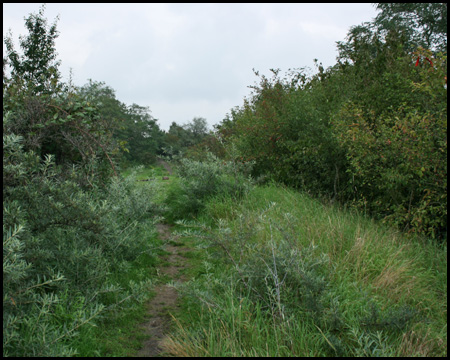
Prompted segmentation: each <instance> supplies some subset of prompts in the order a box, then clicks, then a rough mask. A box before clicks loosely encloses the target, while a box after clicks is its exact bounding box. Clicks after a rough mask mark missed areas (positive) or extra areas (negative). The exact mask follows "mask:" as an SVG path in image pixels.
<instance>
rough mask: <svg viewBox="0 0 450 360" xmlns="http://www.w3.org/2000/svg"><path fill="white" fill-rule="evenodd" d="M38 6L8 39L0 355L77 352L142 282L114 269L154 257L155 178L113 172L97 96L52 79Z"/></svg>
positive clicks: (50, 46) (112, 125)
mask: <svg viewBox="0 0 450 360" xmlns="http://www.w3.org/2000/svg"><path fill="white" fill-rule="evenodd" d="M43 9H44V8H42V9H41V10H40V11H39V14H37V15H36V14H32V15H30V16H29V17H28V18H27V19H26V25H27V28H28V30H29V32H30V34H29V35H28V36H24V37H21V38H20V45H21V47H22V50H23V55H19V54H18V53H17V52H16V51H15V50H14V46H13V42H12V39H11V37H10V36H8V37H6V39H5V42H6V45H7V58H6V59H5V61H4V62H3V66H4V68H3V69H4V72H3V113H4V116H3V356H25V357H28V356H70V355H74V354H76V353H77V348H76V347H75V346H74V344H76V340H77V339H80V338H82V339H83V338H84V339H86V337H89V334H90V332H91V331H92V326H95V324H96V323H98V321H99V320H100V319H102V318H103V315H105V314H107V313H108V312H109V311H110V310H112V309H116V310H120V309H123V308H124V307H125V306H128V304H130V301H129V300H131V299H140V298H141V297H142V296H143V295H144V294H145V293H146V291H143V287H144V286H145V285H146V284H147V282H148V281H149V280H148V279H145V280H144V281H142V282H140V281H137V282H132V281H131V282H124V281H120V275H123V274H126V273H127V271H128V270H129V268H130V265H131V263H134V262H135V261H136V260H137V259H138V258H139V256H140V255H141V254H147V255H146V256H148V257H151V256H152V251H151V250H150V249H151V248H152V247H153V245H152V242H153V241H154V235H155V227H154V221H155V217H156V216H157V215H158V213H159V209H158V207H157V206H156V205H154V201H153V196H154V195H155V192H156V190H155V189H154V188H151V186H152V184H146V185H143V186H141V187H137V186H136V184H135V177H133V176H131V177H129V178H127V179H126V180H124V179H122V178H120V177H119V174H118V171H117V163H116V160H117V155H118V149H119V145H120V144H118V143H117V142H116V141H115V140H114V138H113V133H114V130H115V129H116V128H117V119H116V118H114V117H113V116H106V115H107V114H106V112H105V111H101V110H105V109H99V107H98V106H97V105H99V101H98V100H99V99H96V98H95V96H100V95H99V94H98V93H96V94H94V91H93V89H92V88H90V89H87V90H86V89H84V90H80V89H78V88H74V87H73V86H71V85H70V84H64V83H62V82H60V81H59V72H58V70H57V68H58V65H59V62H57V61H55V57H56V52H55V48H54V39H55V38H56V36H57V31H56V24H54V25H52V26H51V27H50V29H48V28H47V22H46V20H45V18H44V17H43ZM5 65H8V66H10V70H11V71H10V73H11V77H8V76H6V75H5V74H6V73H7V72H5ZM94 90H95V89H94ZM87 93H89V95H90V96H91V97H90V98H89V99H88V96H87ZM94 95H95V96H94ZM152 240H153V241H152ZM119 274H120V275H119Z"/></svg>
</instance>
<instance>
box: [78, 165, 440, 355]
mask: <svg viewBox="0 0 450 360" xmlns="http://www.w3.org/2000/svg"><path fill="white" fill-rule="evenodd" d="M140 171H141V172H140V174H139V178H147V177H150V176H153V174H155V172H156V173H157V172H158V171H159V172H160V173H159V174H160V175H161V176H163V175H162V174H163V171H164V170H163V169H162V168H161V169H160V170H157V169H156V170H155V169H141V170H140ZM164 176H165V175H164ZM156 181H161V182H162V181H163V180H162V179H161V180H159V179H157V180H156ZM178 181H179V179H178V178H176V177H174V176H171V177H170V181H168V182H166V183H165V189H166V190H168V189H170V188H175V189H176V188H177V186H178ZM139 184H145V183H138V186H140V185H139ZM165 195H166V194H165V193H162V194H161V197H160V198H159V201H160V202H161V203H164V202H165V200H166V198H165ZM175 229H176V230H177V231H178V233H180V234H182V236H183V242H184V243H186V244H187V245H188V246H189V247H191V248H193V251H191V252H189V253H188V254H186V256H187V257H189V258H190V264H191V266H190V267H189V268H186V269H184V270H182V271H183V272H184V274H185V276H186V277H187V278H189V279H191V280H190V281H188V282H186V283H184V284H177V285H176V287H177V288H178V290H179V292H180V293H181V294H182V298H181V307H180V309H179V311H177V312H176V313H172V316H173V319H174V326H173V332H172V334H171V335H170V336H169V337H168V338H166V340H165V342H164V344H163V346H164V351H165V352H164V354H165V355H171V356H446V354H447V252H446V250H447V249H446V244H445V243H444V244H437V243H435V242H433V241H429V240H427V239H423V238H411V237H406V236H405V235H404V234H402V233H400V232H398V231H396V230H395V229H392V228H389V227H387V226H385V225H384V224H382V223H380V222H376V221H373V220H372V219H370V218H367V217H365V216H363V215H361V214H358V213H356V212H349V211H344V210H342V209H339V208H338V207H336V206H329V205H324V204H323V203H321V202H319V201H316V200H314V199H311V198H310V197H309V196H307V195H305V194H301V193H298V192H296V191H293V190H289V189H286V188H283V187H280V186H276V185H270V186H265V187H254V188H253V189H252V190H251V191H250V192H249V193H248V194H247V195H246V196H245V197H244V198H243V199H242V200H241V201H239V202H237V201H235V200H233V199H231V198H230V197H228V196H226V195H218V196H215V197H213V198H211V199H209V200H208V201H207V202H206V203H205V206H204V210H203V211H202V212H201V213H200V215H199V217H198V219H197V221H195V222H189V223H188V222H183V221H182V222H180V223H179V225H177V226H176V227H175ZM159 266H161V263H160V264H159ZM152 269H153V270H154V269H155V264H150V263H148V264H145V261H144V262H141V263H139V264H136V268H135V269H134V270H130V272H129V273H127V274H125V276H124V281H125V282H126V281H129V280H130V279H135V278H136V276H137V277H139V276H148V277H149V278H150V279H152V278H154V274H153V273H152ZM146 271H148V273H146ZM149 296H151V292H150V291H149ZM144 316H145V311H144V307H143V305H142V303H141V304H137V303H136V304H135V305H134V306H133V307H131V308H130V310H129V312H125V313H123V314H117V317H115V318H114V317H113V318H111V319H109V320H108V321H105V322H104V323H103V324H101V325H99V327H98V328H95V329H92V328H91V329H88V330H85V331H86V332H88V336H86V338H89V339H90V343H87V344H88V345H87V347H89V348H90V349H91V350H90V352H89V351H86V352H85V353H83V354H82V355H86V356H87V355H96V356H103V355H107V356H130V355H132V354H134V353H135V352H136V350H137V349H138V348H139V346H140V343H141V342H142V341H143V337H142V335H140V334H139V332H138V331H136V329H137V324H139V323H141V322H142V321H143V318H144ZM89 344H90V345H89ZM97 344H101V345H100V346H99V345H97ZM96 345H97V346H96Z"/></svg>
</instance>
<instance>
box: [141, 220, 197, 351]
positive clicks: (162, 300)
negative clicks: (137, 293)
mask: <svg viewBox="0 0 450 360" xmlns="http://www.w3.org/2000/svg"><path fill="white" fill-rule="evenodd" d="M157 230H158V233H159V236H160V239H162V240H163V241H167V245H166V247H165V250H166V251H167V252H168V253H169V254H168V255H166V257H164V260H165V261H166V262H167V263H168V266H162V267H160V268H159V276H161V277H164V276H165V275H166V277H168V278H169V279H170V280H171V281H173V282H184V281H186V280H187V279H186V277H185V276H184V275H182V274H180V271H181V270H183V269H185V268H186V267H188V260H187V259H186V258H185V257H183V254H184V253H186V252H188V251H190V250H191V249H189V248H187V247H184V246H181V244H179V243H177V242H176V239H174V238H172V235H171V227H170V226H169V225H165V224H158V225H157ZM170 280H169V281H170ZM154 291H155V292H156V295H155V297H154V298H153V299H152V300H151V301H150V302H149V303H148V304H147V308H148V313H147V314H148V317H149V320H148V321H147V322H146V323H143V324H141V327H142V329H143V330H144V332H145V333H146V334H148V335H149V339H148V340H147V341H146V342H145V343H144V344H143V348H142V349H141V350H139V352H138V353H137V355H136V356H138V357H154V356H159V355H160V354H161V352H162V351H163V349H162V347H161V344H162V342H163V340H164V338H165V337H166V336H167V334H168V331H169V329H170V325H171V321H172V319H171V317H170V313H172V312H173V311H174V310H176V309H177V307H178V304H177V301H178V293H177V291H176V289H174V288H173V287H171V286H169V285H167V284H161V285H158V286H156V287H155V288H154Z"/></svg>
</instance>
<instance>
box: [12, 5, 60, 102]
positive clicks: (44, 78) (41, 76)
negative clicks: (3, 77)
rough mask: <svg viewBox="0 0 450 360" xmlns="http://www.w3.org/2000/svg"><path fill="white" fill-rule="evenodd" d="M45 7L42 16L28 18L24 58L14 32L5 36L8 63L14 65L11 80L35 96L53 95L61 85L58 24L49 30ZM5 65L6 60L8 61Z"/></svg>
mask: <svg viewBox="0 0 450 360" xmlns="http://www.w3.org/2000/svg"><path fill="white" fill-rule="evenodd" d="M44 11H45V6H44V5H43V6H42V7H41V8H40V9H39V14H30V15H29V16H28V18H26V19H25V26H26V28H27V29H28V32H29V35H28V36H26V37H20V47H21V48H22V51H23V55H19V53H18V52H17V51H16V50H15V49H14V43H13V40H12V34H11V32H10V33H9V34H8V35H7V36H6V37H5V39H4V42H5V45H6V51H7V59H6V60H7V61H8V60H9V64H10V65H11V67H12V69H11V77H12V79H13V80H14V81H15V82H16V85H17V86H18V87H21V88H22V89H23V88H24V87H25V88H27V90H28V91H29V92H31V93H32V94H33V95H42V94H53V93H54V92H55V91H56V89H57V88H58V85H59V78H60V74H59V71H58V66H59V65H60V61H56V56H57V53H56V51H55V40H56V38H57V37H58V31H57V28H56V23H57V21H58V18H56V20H55V22H54V23H53V24H52V25H51V26H50V27H49V28H47V20H46V19H45V18H44ZM4 64H5V59H4Z"/></svg>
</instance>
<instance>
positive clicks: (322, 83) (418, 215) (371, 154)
mask: <svg viewBox="0 0 450 360" xmlns="http://www.w3.org/2000/svg"><path fill="white" fill-rule="evenodd" d="M378 7H379V8H380V9H382V11H383V13H382V14H381V15H382V16H381V15H380V17H379V18H377V20H375V21H374V23H365V24H363V25H360V26H355V27H352V28H351V30H350V31H349V34H348V37H347V41H345V42H341V43H338V50H339V56H338V63H337V64H336V65H335V66H333V67H330V68H328V69H326V70H324V69H323V68H322V67H321V66H320V65H317V68H318V73H317V74H316V75H314V76H307V74H306V72H305V71H304V70H300V71H291V73H290V74H289V76H288V77H287V78H284V79H282V78H280V77H279V70H272V72H273V73H274V76H273V78H271V79H269V78H266V77H265V76H261V77H260V83H259V84H257V85H255V86H252V88H253V93H252V94H251V96H250V97H249V98H248V99H245V100H244V104H243V105H242V106H241V107H237V108H235V109H233V110H232V111H231V114H230V115H228V117H227V119H225V120H224V122H223V123H222V124H221V125H220V126H219V127H218V129H219V134H220V136H221V137H222V139H223V141H224V143H225V146H230V145H231V144H233V145H235V146H236V148H237V149H238V150H239V152H240V154H239V156H241V157H242V160H243V161H254V162H255V165H254V167H253V175H255V176H261V175H264V176H268V177H271V178H273V179H275V180H276V181H279V182H282V183H285V184H287V185H290V186H293V187H296V188H298V189H301V190H303V191H306V192H309V193H311V194H314V195H319V196H325V197H327V198H333V199H335V200H339V201H340V202H341V203H343V204H351V205H355V206H356V207H358V208H360V209H363V210H365V211H367V212H368V213H370V214H371V215H373V216H375V217H377V218H383V219H386V220H388V221H390V222H391V223H394V224H396V225H399V226H400V227H401V229H404V230H408V231H411V232H417V233H421V234H424V235H427V236H431V237H440V238H445V236H446V228H447V160H446V158H447V123H446V119H447V89H446V73H447V68H446V66H447V65H446V64H447V56H446V54H443V53H442V52H437V51H434V52H433V51H432V50H430V49H432V48H434V47H438V48H439V49H446V42H445V41H446V40H445V39H444V38H443V37H442V36H441V33H440V32H445V29H444V28H441V27H440V26H439V27H434V29H435V31H439V34H438V35H439V36H436V39H440V40H439V41H441V40H442V41H441V42H440V43H439V44H434V43H429V46H430V49H424V48H422V47H421V46H419V44H423V42H424V41H425V40H426V39H425V40H424V41H422V40H423V39H421V40H420V41H419V40H418V39H419V38H421V36H422V35H421V34H420V33H419V30H417V29H414V28H413V29H408V30H407V29H405V28H404V27H403V25H404V24H403V25H401V26H400V25H399V24H396V21H400V20H398V17H397V15H396V14H397V13H396V12H398V11H400V12H405V11H406V12H407V13H408V14H409V15H410V16H411V19H416V20H417V21H418V23H420V24H421V26H425V25H424V24H428V22H429V21H432V20H431V18H429V17H426V16H427V15H426V14H428V12H430V11H431V12H433V13H434V14H435V13H436V12H437V13H439V14H440V15H441V16H442V17H443V18H445V19H446V11H444V10H445V9H446V7H445V6H442V4H435V5H433V6H430V7H428V8H422V7H420V6H419V4H415V5H411V6H408V7H405V8H403V7H401V6H400V7H398V8H397V7H392V8H391V7H383V6H382V5H379V6H378ZM443 11H444V12H443ZM435 15H436V14H435ZM421 16H423V18H421ZM380 19H382V20H380ZM387 19H389V21H387ZM436 19H438V17H437V18H436ZM436 21H437V20H436ZM439 21H440V20H439ZM426 26H428V25H426ZM430 26H431V25H430ZM430 31H431V30H430ZM431 32H432V31H431ZM430 36H431V35H430ZM430 36H429V37H428V38H427V39H428V40H430V39H431V38H432V37H430ZM436 41H437V40H436ZM256 75H258V76H259V74H258V73H257V72H256Z"/></svg>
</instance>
